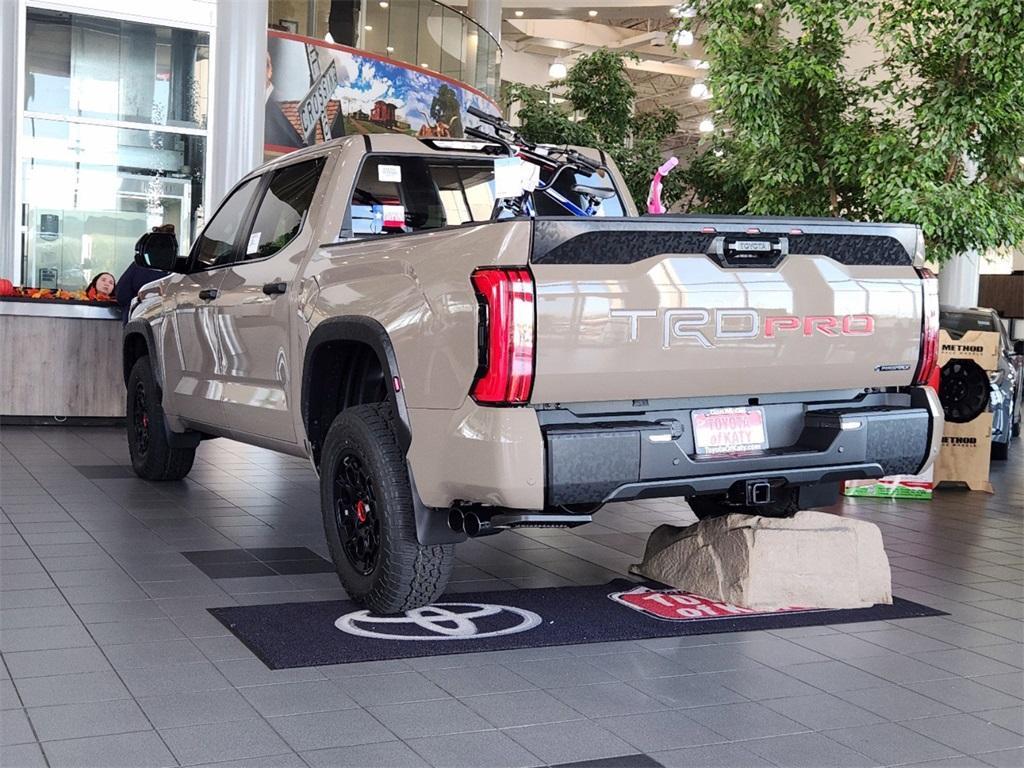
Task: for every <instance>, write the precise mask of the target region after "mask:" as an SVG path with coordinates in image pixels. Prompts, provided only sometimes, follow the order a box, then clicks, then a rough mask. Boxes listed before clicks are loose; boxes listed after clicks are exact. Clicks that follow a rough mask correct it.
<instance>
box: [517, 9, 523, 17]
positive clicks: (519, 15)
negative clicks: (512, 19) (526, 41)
mask: <svg viewBox="0 0 1024 768" xmlns="http://www.w3.org/2000/svg"><path fill="white" fill-rule="evenodd" d="M516 18H520V19H521V18H523V12H522V11H516Z"/></svg>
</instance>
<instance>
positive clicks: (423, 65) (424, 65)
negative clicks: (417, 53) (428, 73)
mask: <svg viewBox="0 0 1024 768" xmlns="http://www.w3.org/2000/svg"><path fill="white" fill-rule="evenodd" d="M420 66H421V67H423V68H424V69H430V65H429V64H427V62H425V61H424V62H422V63H421V64H420Z"/></svg>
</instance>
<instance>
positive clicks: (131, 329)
mask: <svg viewBox="0 0 1024 768" xmlns="http://www.w3.org/2000/svg"><path fill="white" fill-rule="evenodd" d="M133 336H141V337H142V339H143V341H144V342H145V344H146V349H147V350H148V352H149V359H150V361H151V362H152V364H153V373H154V374H155V375H156V383H157V386H158V387H159V388H160V394H161V397H162V396H163V387H164V371H163V365H162V361H161V360H160V356H159V355H158V354H157V346H156V337H155V336H154V335H153V327H152V326H151V325H150V324H149V321H148V320H142V319H135V320H129V321H128V323H127V325H125V327H124V333H123V334H122V336H121V368H122V371H123V373H124V383H125V386H127V385H128V377H129V376H130V375H131V373H132V366H131V365H129V364H128V342H129V339H131V337H133Z"/></svg>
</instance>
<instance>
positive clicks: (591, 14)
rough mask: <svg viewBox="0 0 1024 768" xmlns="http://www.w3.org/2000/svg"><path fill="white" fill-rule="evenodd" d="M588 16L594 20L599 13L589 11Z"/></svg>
mask: <svg viewBox="0 0 1024 768" xmlns="http://www.w3.org/2000/svg"><path fill="white" fill-rule="evenodd" d="M587 16H589V17H590V18H594V17H595V16H597V11H595V10H593V9H591V10H589V11H587Z"/></svg>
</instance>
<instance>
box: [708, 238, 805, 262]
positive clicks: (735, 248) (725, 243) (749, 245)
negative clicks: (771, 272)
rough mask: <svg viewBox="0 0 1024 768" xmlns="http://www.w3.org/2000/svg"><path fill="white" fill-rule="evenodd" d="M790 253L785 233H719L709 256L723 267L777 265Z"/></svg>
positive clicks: (713, 241) (711, 246)
mask: <svg viewBox="0 0 1024 768" xmlns="http://www.w3.org/2000/svg"><path fill="white" fill-rule="evenodd" d="M788 254H789V238H788V237H786V236H785V235H761V234H757V235H752V234H741V233H736V234H730V235H719V236H718V237H716V238H715V239H714V240H712V241H711V245H710V247H709V248H708V256H711V257H712V258H713V259H715V261H717V262H718V263H719V264H720V265H721V266H723V267H761V268H764V267H775V266H777V265H778V264H779V262H781V261H782V260H783V259H784V258H785V257H786V256H787V255H788Z"/></svg>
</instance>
